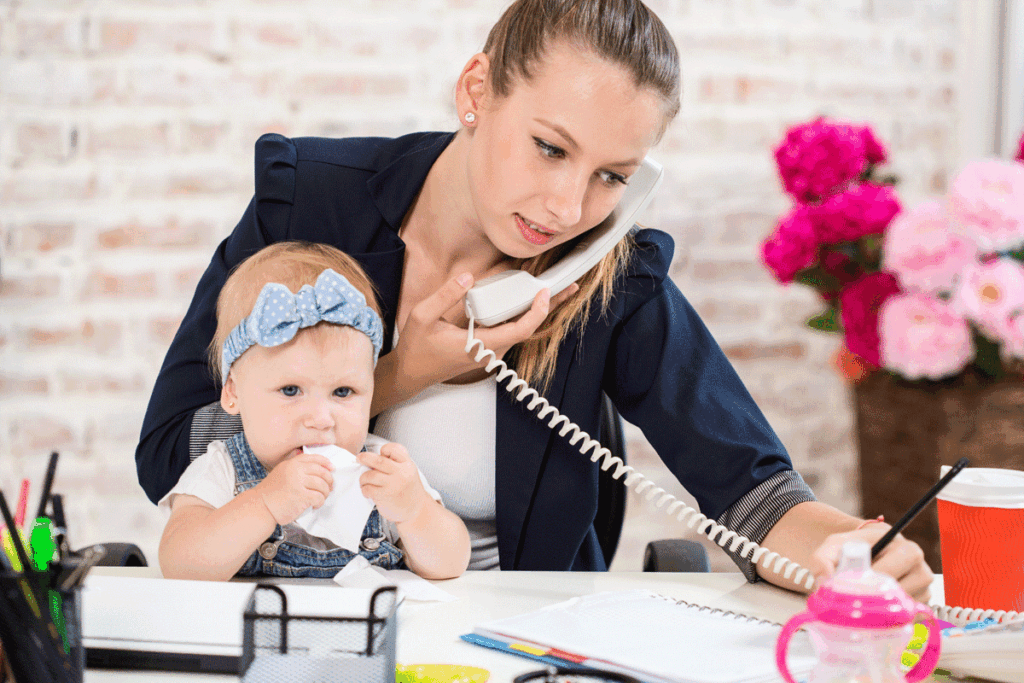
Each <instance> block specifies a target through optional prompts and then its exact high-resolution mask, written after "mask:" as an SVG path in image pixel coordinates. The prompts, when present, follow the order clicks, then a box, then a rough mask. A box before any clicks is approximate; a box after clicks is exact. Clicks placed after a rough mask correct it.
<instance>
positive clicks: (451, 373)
mask: <svg viewBox="0 0 1024 683" xmlns="http://www.w3.org/2000/svg"><path fill="white" fill-rule="evenodd" d="M472 286H473V277H472V276H471V275H470V274H469V273H463V274H462V275H460V276H458V277H455V278H452V279H450V280H449V281H448V282H446V283H445V284H444V285H442V286H441V288H440V289H438V290H437V291H436V292H434V293H433V294H431V295H430V296H428V297H427V298H425V299H423V300H422V301H420V302H419V303H418V304H416V305H415V306H414V307H413V308H412V309H411V310H410V312H409V316H408V318H407V319H406V320H405V323H404V325H403V327H402V328H401V329H400V330H399V335H398V345H397V346H396V347H395V348H394V349H393V350H392V351H391V352H390V353H388V354H387V355H386V356H382V357H381V359H380V362H379V363H378V365H377V372H376V373H375V380H376V385H377V386H376V388H375V391H374V404H373V409H372V414H374V415H376V414H378V413H379V412H380V411H381V410H383V409H384V408H386V407H388V406H391V405H395V404H396V403H400V402H402V401H404V400H406V399H408V398H411V397H412V396H415V395H416V394H418V393H419V392H420V391H422V390H423V389H425V388H427V387H429V386H431V385H433V384H437V383H438V382H444V381H446V380H449V379H452V378H453V377H458V376H460V375H464V374H466V373H467V372H471V371H473V370H476V369H478V368H480V367H481V364H480V363H477V362H475V361H474V360H473V358H472V357H471V356H470V355H469V354H467V353H466V350H465V347H466V328H464V327H460V326H459V325H456V324H454V323H452V322H449V321H448V320H446V319H445V318H446V314H449V312H450V311H452V309H454V308H456V307H459V308H460V309H461V307H462V306H463V298H464V297H465V295H466V292H467V291H468V290H469V288H470V287H472ZM578 289H579V287H578V286H577V285H576V284H575V283H574V284H572V285H571V286H569V287H567V288H566V289H565V290H563V291H562V292H560V293H559V295H558V296H556V297H554V298H551V297H550V296H549V294H548V291H547V290H542V291H541V292H538V293H537V295H536V296H535V297H534V299H533V305H532V307H531V308H530V309H529V310H528V311H526V312H525V313H523V314H522V315H521V316H520V317H518V318H516V319H514V320H512V321H509V322H506V323H502V324H500V325H495V326H494V327H490V328H481V327H477V328H475V330H474V334H475V335H476V336H477V337H479V338H480V339H481V340H482V341H483V342H484V345H485V346H486V347H487V348H489V349H492V350H493V351H494V352H495V353H496V354H497V355H498V358H503V357H504V355H505V353H506V352H508V350H509V349H510V348H512V347H513V346H514V345H516V344H518V343H519V342H521V341H523V340H525V339H528V338H529V337H530V335H532V334H533V333H534V332H535V331H536V330H537V328H539V327H540V325H541V323H543V322H544V320H545V319H546V318H547V316H548V313H549V312H550V311H551V310H553V309H554V308H557V307H558V306H559V305H561V303H562V302H564V301H565V300H566V299H568V298H569V297H570V296H572V295H573V294H574V293H575V292H576V291H577V290H578ZM450 317H456V318H461V317H462V314H461V311H460V312H459V314H458V315H456V316H450Z"/></svg>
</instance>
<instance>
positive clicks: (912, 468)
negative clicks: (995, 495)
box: [854, 370, 1024, 573]
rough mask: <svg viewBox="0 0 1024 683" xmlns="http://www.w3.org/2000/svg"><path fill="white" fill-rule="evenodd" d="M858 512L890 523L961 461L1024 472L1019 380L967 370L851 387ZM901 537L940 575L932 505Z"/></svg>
mask: <svg viewBox="0 0 1024 683" xmlns="http://www.w3.org/2000/svg"><path fill="white" fill-rule="evenodd" d="M854 398H855V403H856V424H857V439H858V441H859V449H860V480H861V502H862V508H861V511H862V514H863V515H864V516H867V517H875V516H877V515H879V514H882V515H885V519H886V521H887V522H889V523H895V522H896V521H897V520H898V519H899V518H900V517H902V516H903V514H904V513H905V512H906V511H907V510H908V509H909V508H910V507H911V506H912V505H914V503H916V502H917V501H918V499H919V498H920V497H921V496H922V495H924V493H925V492H926V491H928V489H930V488H931V487H932V486H933V485H934V484H935V482H937V481H938V479H939V476H940V474H939V469H940V467H941V466H942V465H952V464H953V463H955V462H956V461H957V460H959V459H960V458H961V457H967V458H969V459H970V466H971V467H999V468H1007V469H1016V470H1024V378H1022V377H1021V376H1020V375H1019V374H1017V375H1009V374H1008V375H1005V376H1004V377H1002V378H1000V379H992V378H990V377H987V376H985V375H983V374H981V373H979V372H977V371H973V370H968V371H965V372H964V373H963V374H961V375H958V376H956V377H955V378H953V379H949V380H944V381H940V382H933V381H923V382H910V381H907V380H905V379H902V378H900V377H897V376H895V375H893V374H891V373H888V372H884V371H880V372H874V373H871V374H869V375H868V376H866V377H864V378H863V379H862V380H861V381H859V382H858V383H857V384H855V385H854ZM903 535H904V536H906V537H907V538H908V539H910V540H912V541H915V542H916V543H918V545H920V546H921V548H922V549H923V550H924V553H925V559H926V560H927V562H928V564H929V566H931V568H932V570H933V571H935V572H936V573H939V572H941V571H942V559H941V553H940V546H939V527H938V516H937V513H936V505H935V503H934V502H933V503H931V504H930V505H928V506H927V507H925V509H924V510H922V511H921V513H920V514H919V515H918V516H917V518H915V519H914V521H913V522H911V523H910V525H909V526H908V527H907V528H906V529H904V531H903Z"/></svg>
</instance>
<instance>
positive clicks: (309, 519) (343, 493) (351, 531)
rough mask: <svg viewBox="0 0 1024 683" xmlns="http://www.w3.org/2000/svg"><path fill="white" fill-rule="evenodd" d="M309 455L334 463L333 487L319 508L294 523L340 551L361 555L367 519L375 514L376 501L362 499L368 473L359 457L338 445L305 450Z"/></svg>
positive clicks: (305, 448)
mask: <svg viewBox="0 0 1024 683" xmlns="http://www.w3.org/2000/svg"><path fill="white" fill-rule="evenodd" d="M302 450H303V451H305V452H306V453H316V454H318V455H322V456H324V457H325V458H327V459H328V460H330V461H331V464H332V465H334V470H333V471H332V472H331V476H333V477H334V488H333V489H332V490H331V493H330V495H328V496H327V500H326V501H325V502H324V504H323V505H321V506H320V508H319V509H316V510H314V509H313V508H309V509H308V510H306V511H305V512H303V513H302V514H301V515H299V516H298V518H296V520H295V524H297V525H298V526H300V527H302V528H303V529H305V530H306V531H308V532H309V533H310V534H312V535H313V536H319V537H320V538H326V539H328V540H330V541H332V542H334V543H335V544H337V545H338V547H340V548H344V549H345V550H350V551H352V552H354V553H358V552H359V541H360V540H361V539H362V537H363V529H364V528H366V520H367V519H369V517H370V512H372V511H373V501H372V500H370V499H369V498H364V497H363V492H362V490H361V489H360V488H359V476H360V475H361V474H362V473H363V472H366V471H367V470H369V469H370V468H369V467H366V466H365V465H360V464H359V461H357V460H356V456H354V455H352V454H351V453H349V452H348V451H346V450H345V449H344V448H340V447H338V446H316V447H308V446H307V447H303V449H302Z"/></svg>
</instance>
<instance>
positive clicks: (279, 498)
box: [257, 453, 334, 525]
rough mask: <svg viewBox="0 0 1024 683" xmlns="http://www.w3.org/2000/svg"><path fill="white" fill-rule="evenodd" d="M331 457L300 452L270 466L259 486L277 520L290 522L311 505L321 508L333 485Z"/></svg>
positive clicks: (268, 507) (285, 522)
mask: <svg viewBox="0 0 1024 683" xmlns="http://www.w3.org/2000/svg"><path fill="white" fill-rule="evenodd" d="M333 469H334V466H333V465H332V464H331V461H330V460H328V459H327V458H325V457H324V456H322V455H317V454H316V453H298V454H297V455H293V456H289V457H288V458H286V459H285V460H282V461H281V462H280V463H278V464H277V466H276V467H275V468H274V469H272V470H270V474H268V475H267V477H266V479H264V480H263V481H261V482H260V483H259V484H258V485H257V488H258V489H260V492H261V493H262V495H263V504H264V505H266V506H267V509H268V510H269V511H270V514H271V515H273V517H274V521H275V522H277V523H278V524H281V525H284V524H290V523H292V522H294V521H295V519H296V518H297V517H298V516H299V515H301V514H302V513H303V512H305V511H306V510H307V509H308V508H310V507H313V508H318V507H320V506H321V505H323V504H324V501H325V500H327V496H328V494H330V492H331V489H332V488H334V477H333V476H331V470H333Z"/></svg>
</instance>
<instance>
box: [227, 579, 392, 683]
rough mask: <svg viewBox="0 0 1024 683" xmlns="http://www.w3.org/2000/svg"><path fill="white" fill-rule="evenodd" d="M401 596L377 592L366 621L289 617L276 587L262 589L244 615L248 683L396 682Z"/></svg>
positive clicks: (389, 589) (244, 664)
mask: <svg viewBox="0 0 1024 683" xmlns="http://www.w3.org/2000/svg"><path fill="white" fill-rule="evenodd" d="M397 605H398V592H397V589H396V588H395V587H394V586H386V587H382V588H378V589H377V590H376V591H374V593H373V596H372V597H371V598H370V606H369V610H368V613H367V615H366V616H365V617H352V616H347V617H330V616H304V615H299V614H289V612H288V599H287V597H286V596H285V594H284V591H283V590H281V589H280V588H278V587H277V586H273V585H269V584H262V583H261V584H258V585H257V586H256V588H255V590H253V592H252V597H251V598H250V599H249V604H248V606H247V607H246V610H245V613H244V615H243V627H242V659H241V663H240V666H239V675H240V677H241V680H242V681H243V682H244V683H291V682H294V683H302V682H304V681H317V683H385V682H386V683H393V682H394V680H395V628H396V625H395V623H396V620H397V619H396V608H397Z"/></svg>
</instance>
